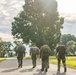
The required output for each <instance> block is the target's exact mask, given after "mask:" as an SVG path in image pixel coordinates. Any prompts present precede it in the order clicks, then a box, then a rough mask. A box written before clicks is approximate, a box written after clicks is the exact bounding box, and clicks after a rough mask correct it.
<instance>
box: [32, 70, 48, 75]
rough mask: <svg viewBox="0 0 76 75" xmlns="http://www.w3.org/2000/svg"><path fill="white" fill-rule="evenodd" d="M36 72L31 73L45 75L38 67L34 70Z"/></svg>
mask: <svg viewBox="0 0 76 75" xmlns="http://www.w3.org/2000/svg"><path fill="white" fill-rule="evenodd" d="M36 71H37V72H38V73H34V74H33V75H47V73H46V72H42V71H41V70H40V69H37V70H36Z"/></svg>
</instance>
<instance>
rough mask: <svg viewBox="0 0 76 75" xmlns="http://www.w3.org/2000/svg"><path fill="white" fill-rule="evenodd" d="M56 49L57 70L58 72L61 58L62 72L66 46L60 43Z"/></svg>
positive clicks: (64, 63)
mask: <svg viewBox="0 0 76 75" xmlns="http://www.w3.org/2000/svg"><path fill="white" fill-rule="evenodd" d="M56 51H57V52H56V56H57V60H58V72H60V62H61V60H62V63H63V66H64V72H66V58H65V54H66V47H65V46H64V45H62V44H61V43H60V44H59V46H58V47H57V48H56Z"/></svg>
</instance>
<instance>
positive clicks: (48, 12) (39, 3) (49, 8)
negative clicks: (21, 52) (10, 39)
mask: <svg viewBox="0 0 76 75" xmlns="http://www.w3.org/2000/svg"><path fill="white" fill-rule="evenodd" d="M63 23H64V18H62V17H59V13H58V11H57V2H56V0H25V5H24V6H23V11H21V12H20V13H19V14H18V15H17V16H16V17H14V22H12V34H13V36H14V37H16V38H18V39H20V38H22V39H23V42H25V43H29V40H31V41H32V42H35V43H36V44H37V46H38V47H41V46H42V45H43V44H44V42H46V43H47V44H48V45H49V46H50V47H51V49H53V48H54V47H55V46H56V44H57V43H58V42H59V41H60V36H61V31H60V29H61V28H63V26H62V24H63Z"/></svg>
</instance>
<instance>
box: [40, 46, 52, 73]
mask: <svg viewBox="0 0 76 75" xmlns="http://www.w3.org/2000/svg"><path fill="white" fill-rule="evenodd" d="M50 53H51V50H50V47H49V46H48V45H43V46H41V48H40V58H41V60H42V69H41V71H44V70H45V72H47V71H48V68H49V56H50Z"/></svg>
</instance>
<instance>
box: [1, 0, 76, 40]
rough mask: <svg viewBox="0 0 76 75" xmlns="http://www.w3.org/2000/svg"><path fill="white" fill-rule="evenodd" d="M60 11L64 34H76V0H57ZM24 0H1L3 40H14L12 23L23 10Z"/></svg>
mask: <svg viewBox="0 0 76 75" xmlns="http://www.w3.org/2000/svg"><path fill="white" fill-rule="evenodd" d="M57 2H58V12H59V14H60V15H61V16H62V17H64V24H63V26H64V28H63V29H62V30H61V32H62V34H72V35H75V36H76V32H75V31H76V8H75V7H76V0H57ZM23 5H24V0H0V37H2V39H3V41H13V36H12V35H11V26H12V25H11V23H12V22H13V18H14V17H15V16H17V15H18V13H19V12H20V11H21V10H22V6H23Z"/></svg>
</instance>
